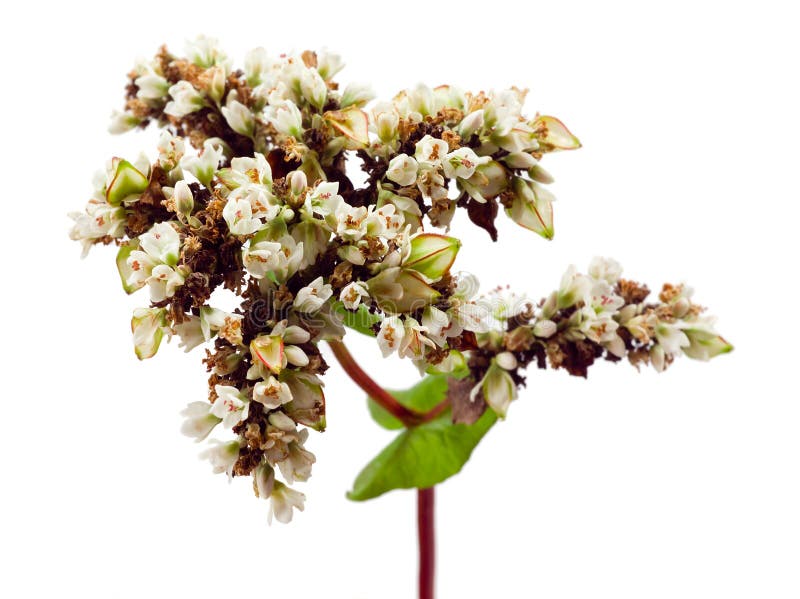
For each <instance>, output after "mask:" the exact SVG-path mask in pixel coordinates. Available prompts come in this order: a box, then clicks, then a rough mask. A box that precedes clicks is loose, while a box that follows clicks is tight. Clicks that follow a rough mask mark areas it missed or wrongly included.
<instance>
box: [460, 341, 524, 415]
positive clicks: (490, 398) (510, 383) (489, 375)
mask: <svg viewBox="0 0 800 599" xmlns="http://www.w3.org/2000/svg"><path fill="white" fill-rule="evenodd" d="M512 358H513V356H512ZM509 362H510V361H509ZM514 362H515V363H516V360H514ZM478 393H483V399H484V400H485V401H486V403H487V405H488V406H489V407H490V408H491V409H492V410H493V411H494V412H495V413H496V414H497V415H498V416H500V418H505V417H506V412H508V406H509V405H510V404H511V402H512V401H514V400H515V399H516V398H517V386H516V385H515V384H514V380H513V379H512V378H511V375H510V374H509V373H508V371H506V370H505V369H504V368H503V367H502V366H501V365H500V364H499V363H498V361H497V359H496V358H495V359H494V360H492V364H491V365H490V366H489V370H487V371H486V375H485V376H484V377H483V380H481V382H480V383H478V384H477V385H475V387H473V388H472V391H471V392H470V397H471V398H472V400H473V401H475V399H476V397H477V395H478Z"/></svg>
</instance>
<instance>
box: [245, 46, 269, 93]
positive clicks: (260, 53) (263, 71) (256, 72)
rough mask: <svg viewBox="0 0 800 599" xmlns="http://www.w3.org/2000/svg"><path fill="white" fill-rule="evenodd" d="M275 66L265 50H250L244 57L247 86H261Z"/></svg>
mask: <svg viewBox="0 0 800 599" xmlns="http://www.w3.org/2000/svg"><path fill="white" fill-rule="evenodd" d="M273 64H274V62H273V60H272V59H271V58H270V57H269V54H267V51H266V50H265V49H264V48H255V49H254V50H250V52H248V53H247V54H246V55H245V57H244V75H245V77H246V78H247V84H248V85H249V86H250V87H253V88H254V87H257V86H258V85H260V84H261V83H262V82H263V81H264V79H265V77H266V75H267V73H269V71H270V69H271V68H272V65H273Z"/></svg>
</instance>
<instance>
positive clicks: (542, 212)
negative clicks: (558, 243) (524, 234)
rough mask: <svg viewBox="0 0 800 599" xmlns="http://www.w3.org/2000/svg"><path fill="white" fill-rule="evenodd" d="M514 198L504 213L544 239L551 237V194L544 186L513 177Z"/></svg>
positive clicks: (552, 198)
mask: <svg viewBox="0 0 800 599" xmlns="http://www.w3.org/2000/svg"><path fill="white" fill-rule="evenodd" d="M513 187H514V200H513V201H512V203H511V207H510V208H506V214H508V216H509V217H510V218H511V219H512V220H513V221H514V222H515V223H517V224H518V225H520V226H522V227H525V228H526V229H530V230H531V231H533V232H534V233H537V234H538V235H541V236H542V237H544V238H545V239H552V238H553V204H552V202H553V200H554V199H555V198H554V197H553V195H552V194H551V193H550V192H549V191H547V190H546V189H545V188H544V187H542V186H540V185H539V184H538V183H535V182H533V181H526V180H525V179H522V178H521V177H514V184H513Z"/></svg>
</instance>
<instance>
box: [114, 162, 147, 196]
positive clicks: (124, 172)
mask: <svg viewBox="0 0 800 599" xmlns="http://www.w3.org/2000/svg"><path fill="white" fill-rule="evenodd" d="M112 169H113V175H112V179H111V183H109V184H108V187H107V188H106V201H107V202H108V203H109V204H111V205H112V206H119V205H120V204H121V203H122V202H126V201H128V202H130V201H134V200H138V199H139V196H141V194H142V193H144V191H145V190H146V189H147V186H148V185H149V181H148V179H147V176H146V175H145V174H144V173H142V172H141V171H139V170H138V169H137V168H136V167H135V166H133V165H132V164H131V163H130V162H128V161H127V160H124V159H122V158H114V160H113V161H112Z"/></svg>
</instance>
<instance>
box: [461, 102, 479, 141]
mask: <svg viewBox="0 0 800 599" xmlns="http://www.w3.org/2000/svg"><path fill="white" fill-rule="evenodd" d="M482 128H483V108H481V109H479V110H476V111H474V112H470V113H469V114H468V115H467V116H465V117H464V119H463V120H462V121H461V123H460V124H459V125H458V134H459V135H460V136H461V139H464V140H468V139H469V138H470V137H472V135H473V134H475V133H477V132H478V131H480V130H481V129H482Z"/></svg>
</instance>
